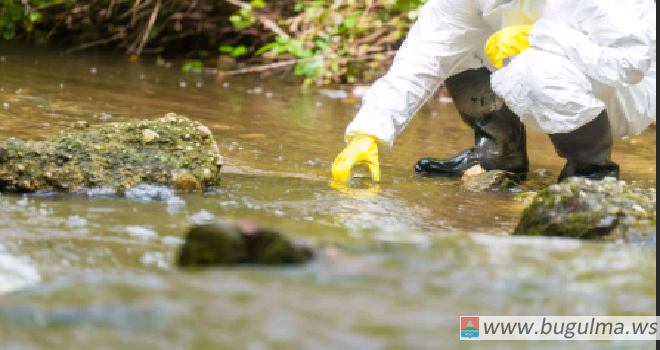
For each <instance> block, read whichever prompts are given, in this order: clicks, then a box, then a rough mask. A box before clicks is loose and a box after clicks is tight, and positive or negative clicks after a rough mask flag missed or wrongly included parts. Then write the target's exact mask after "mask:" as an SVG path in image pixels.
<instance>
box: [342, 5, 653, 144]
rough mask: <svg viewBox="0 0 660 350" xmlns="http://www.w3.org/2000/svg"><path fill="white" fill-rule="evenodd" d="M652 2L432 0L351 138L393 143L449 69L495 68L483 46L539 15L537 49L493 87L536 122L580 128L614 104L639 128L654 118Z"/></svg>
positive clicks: (626, 122) (541, 126)
mask: <svg viewBox="0 0 660 350" xmlns="http://www.w3.org/2000/svg"><path fill="white" fill-rule="evenodd" d="M650 1H651V0H630V1H626V3H625V5H624V4H623V3H621V2H618V6H615V5H616V4H617V2H616V0H604V1H596V0H547V2H548V7H547V8H546V1H542V0H429V2H428V3H427V4H425V5H424V6H423V7H422V8H421V10H420V13H419V18H418V20H417V22H416V23H415V24H414V25H413V27H412V28H411V30H410V33H409V35H408V37H407V38H406V40H405V41H404V43H403V45H402V46H401V48H400V50H399V52H398V53H397V55H396V56H395V58H394V62H393V64H392V67H391V68H390V70H389V72H388V73H387V74H386V75H385V76H384V77H382V78H380V79H379V80H377V81H376V82H375V83H374V84H373V85H372V87H371V88H370V89H369V90H368V92H367V93H366V94H365V96H364V98H363V101H362V102H363V105H362V108H361V109H360V111H359V112H358V114H357V115H356V117H355V118H354V120H353V121H352V122H351V123H350V124H349V125H348V128H347V130H346V139H347V141H348V140H350V139H351V138H352V136H353V135H359V134H368V135H372V136H374V137H376V138H377V139H379V140H380V141H382V142H381V143H385V144H389V146H391V145H392V144H393V142H394V140H395V138H396V136H397V135H398V134H399V133H400V132H401V131H403V129H404V128H405V127H406V125H407V124H408V122H409V121H410V120H411V118H412V117H413V116H414V114H415V113H416V112H417V110H418V109H419V108H420V107H421V106H422V105H423V104H424V103H425V102H426V101H427V100H428V98H429V97H430V96H431V95H432V94H433V93H434V92H435V91H436V90H437V88H438V87H439V85H440V84H441V83H442V82H443V81H444V80H445V79H446V78H448V77H450V76H452V75H455V74H457V73H460V72H463V71H466V70H469V69H477V68H481V67H486V68H487V69H488V70H490V71H491V72H495V71H497V68H495V66H493V64H492V63H491V62H490V61H489V59H488V58H487V57H486V54H485V51H484V46H485V44H486V41H487V40H488V38H489V37H490V36H491V35H492V34H494V33H495V32H496V31H498V30H500V29H502V28H504V27H508V26H512V25H518V24H534V23H535V22H537V20H539V19H543V20H542V21H540V22H537V23H536V24H535V26H534V29H533V31H532V34H533V35H532V34H530V44H531V46H532V49H530V50H528V51H525V52H523V54H521V55H519V56H517V57H515V58H514V57H512V59H511V60H510V66H509V67H505V68H503V69H502V70H501V71H500V72H498V73H496V74H494V76H493V79H494V82H493V83H494V88H495V89H494V90H495V91H496V93H498V95H500V96H502V97H503V98H504V100H505V101H506V102H507V105H509V107H510V108H511V109H512V110H513V111H514V112H516V113H517V114H518V115H519V117H521V119H522V120H523V122H525V123H527V124H528V125H529V127H530V128H532V129H533V130H536V131H541V132H546V133H557V132H567V131H570V130H574V129H576V128H579V127H580V126H581V125H583V124H585V123H587V122H589V121H590V120H592V119H593V118H595V117H596V116H598V114H599V113H600V112H601V111H602V110H603V109H605V108H607V109H608V113H609V114H610V122H611V125H612V130H613V133H614V134H615V136H623V135H627V134H636V133H639V132H641V131H643V129H644V128H645V127H646V126H648V124H649V123H650V122H651V121H654V120H655V11H654V10H655V4H654V3H651V5H652V6H651V8H652V9H653V11H650V10H649V2H650ZM601 5H602V6H601ZM617 9H620V10H621V11H618V10H617ZM636 11H639V12H636ZM635 13H636V14H637V15H635ZM628 49H629V50H630V52H631V53H630V54H628V53H625V54H624V53H622V52H624V51H625V52H628ZM551 56H553V57H551ZM554 56H556V57H554ZM651 57H652V59H651ZM530 73H531V74H530ZM511 76H515V77H516V78H515V79H514V78H511ZM640 81H641V83H640Z"/></svg>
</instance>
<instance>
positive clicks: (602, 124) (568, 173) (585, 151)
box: [550, 111, 619, 182]
mask: <svg viewBox="0 0 660 350" xmlns="http://www.w3.org/2000/svg"><path fill="white" fill-rule="evenodd" d="M550 140H551V141H552V144H553V145H554V146H555V150H557V154H558V155H559V156H560V157H562V158H565V159H566V165H565V166H564V169H562V171H561V173H560V174H559V180H558V182H562V181H564V180H565V179H566V178H568V177H574V176H576V177H586V178H588V179H592V180H602V179H603V178H605V177H608V176H610V177H615V178H617V179H618V178H619V165H617V164H616V163H614V162H612V160H611V159H610V156H611V154H612V145H613V143H614V140H613V137H612V130H611V127H610V121H609V118H608V117H607V112H606V111H603V113H601V114H600V115H599V116H598V117H596V119H594V120H592V121H590V122H589V123H587V124H585V125H583V126H581V127H580V128H579V129H576V130H574V131H571V132H569V133H565V134H550Z"/></svg>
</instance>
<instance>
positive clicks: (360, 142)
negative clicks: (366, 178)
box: [332, 135, 380, 182]
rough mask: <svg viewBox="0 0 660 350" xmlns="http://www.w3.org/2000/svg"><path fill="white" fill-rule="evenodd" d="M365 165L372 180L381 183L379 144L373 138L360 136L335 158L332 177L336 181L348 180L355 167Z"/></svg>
mask: <svg viewBox="0 0 660 350" xmlns="http://www.w3.org/2000/svg"><path fill="white" fill-rule="evenodd" d="M363 164H364V165H367V166H368V167H369V171H370V172H371V179H372V180H373V181H374V182H380V165H379V163H378V143H377V142H376V138H375V137H373V136H369V135H359V136H356V137H355V138H354V139H353V140H351V141H350V142H349V143H348V145H347V146H346V148H345V149H344V150H343V151H342V152H341V153H340V154H339V155H338V156H337V158H335V163H334V164H333V165H332V176H333V177H334V179H335V181H345V180H348V179H349V178H350V177H351V170H352V169H353V167H355V166H356V165H363Z"/></svg>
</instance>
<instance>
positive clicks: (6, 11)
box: [0, 0, 62, 40]
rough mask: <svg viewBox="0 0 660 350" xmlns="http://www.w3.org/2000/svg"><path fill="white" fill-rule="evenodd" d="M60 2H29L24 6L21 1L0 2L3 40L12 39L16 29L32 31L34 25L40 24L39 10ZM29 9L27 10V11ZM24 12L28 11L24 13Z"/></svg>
mask: <svg viewBox="0 0 660 350" xmlns="http://www.w3.org/2000/svg"><path fill="white" fill-rule="evenodd" d="M61 2H62V0H29V1H28V2H27V5H29V6H26V5H25V4H23V2H22V1H21V0H0V33H2V37H3V38H4V39H5V40H11V39H13V38H14V35H15V34H16V30H17V29H19V28H20V29H23V30H24V31H27V32H32V31H33V30H34V24H35V23H38V22H41V20H42V18H43V15H42V13H41V12H40V11H39V9H40V8H42V7H45V6H50V5H52V4H58V3H61ZM28 9H29V10H28ZM26 10H28V11H27V12H26Z"/></svg>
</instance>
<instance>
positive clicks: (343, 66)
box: [220, 0, 427, 85]
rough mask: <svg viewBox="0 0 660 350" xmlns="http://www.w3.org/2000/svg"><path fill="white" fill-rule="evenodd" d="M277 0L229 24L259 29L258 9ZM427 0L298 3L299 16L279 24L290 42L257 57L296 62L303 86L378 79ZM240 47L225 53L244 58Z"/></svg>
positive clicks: (280, 41)
mask: <svg viewBox="0 0 660 350" xmlns="http://www.w3.org/2000/svg"><path fill="white" fill-rule="evenodd" d="M274 1H278V0H268V1H265V0H253V1H252V2H251V3H250V5H251V6H250V9H246V8H241V9H240V10H239V11H237V12H236V13H235V14H234V15H233V16H232V17H231V18H230V20H231V21H232V23H233V24H234V26H236V27H240V28H245V27H248V26H255V25H258V21H256V16H255V14H254V13H253V11H254V9H262V8H267V7H268V5H269V3H271V2H274ZM426 2H427V0H380V1H377V0H299V1H297V2H296V3H295V5H294V7H293V11H294V13H293V14H291V16H289V17H288V18H281V19H279V20H278V21H277V24H278V25H279V26H280V27H281V28H282V29H283V30H284V31H286V32H288V33H289V37H284V36H282V35H277V36H275V39H274V41H273V42H271V43H269V44H267V45H265V46H263V47H261V48H259V49H258V50H256V51H255V52H253V53H252V55H254V56H262V57H264V58H265V59H267V60H282V59H296V60H297V61H296V62H297V63H295V67H294V69H293V73H294V74H296V75H301V76H304V77H305V79H304V83H303V84H304V85H310V84H313V83H315V84H316V85H324V84H329V83H340V82H348V83H352V82H356V81H369V80H373V79H374V77H375V76H377V75H380V74H382V73H383V72H384V71H385V70H386V69H387V66H388V65H389V62H388V59H389V58H391V57H392V56H393V55H394V53H395V49H396V47H397V46H398V45H399V44H400V43H401V41H402V40H403V38H404V37H405V35H406V34H407V33H408V30H409V28H410V27H411V25H412V24H413V23H414V21H415V20H416V19H417V14H418V11H419V9H420V7H421V6H422V5H423V4H424V3H426ZM240 48H241V47H236V48H232V47H227V46H224V47H222V48H221V49H220V50H221V51H223V52H228V53H230V54H231V55H232V56H234V57H237V56H242V55H245V54H246V53H248V52H246V50H243V49H240Z"/></svg>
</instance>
